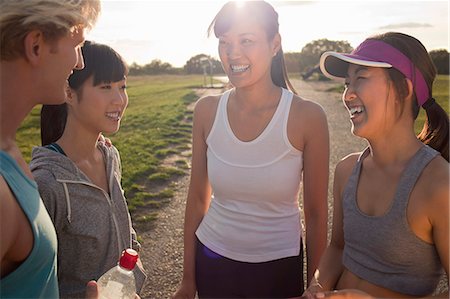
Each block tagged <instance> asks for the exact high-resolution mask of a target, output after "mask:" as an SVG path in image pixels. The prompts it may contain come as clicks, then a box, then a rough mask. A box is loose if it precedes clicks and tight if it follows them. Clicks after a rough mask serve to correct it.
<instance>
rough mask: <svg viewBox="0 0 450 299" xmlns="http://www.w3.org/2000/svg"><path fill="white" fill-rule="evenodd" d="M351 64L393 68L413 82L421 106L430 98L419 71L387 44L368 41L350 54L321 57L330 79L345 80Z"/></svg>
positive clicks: (326, 53) (335, 53)
mask: <svg viewBox="0 0 450 299" xmlns="http://www.w3.org/2000/svg"><path fill="white" fill-rule="evenodd" d="M349 63H351V64H356V65H362V66H368V67H381V68H391V67H393V68H395V69H397V70H398V71H400V72H401V73H402V74H403V75H405V77H406V78H408V79H410V80H411V82H412V83H413V86H414V91H415V93H416V97H417V102H418V103H419V105H420V106H422V105H423V104H424V103H425V102H426V101H427V100H428V98H429V91H428V86H427V84H426V82H425V79H424V78H423V75H422V73H421V72H420V71H419V69H417V67H415V65H414V64H413V63H412V62H411V60H410V59H409V58H408V57H406V55H405V54H403V53H402V52H400V51H399V50H397V49H396V48H395V47H393V46H391V45H389V44H387V43H385V42H382V41H379V40H374V39H366V40H365V41H364V42H363V43H362V44H360V45H359V46H358V47H357V48H356V49H355V50H353V51H352V52H351V53H350V54H345V53H337V52H325V53H323V54H322V56H321V57H320V69H321V71H322V73H323V74H324V75H325V76H327V77H329V78H345V77H346V76H347V70H348V65H349Z"/></svg>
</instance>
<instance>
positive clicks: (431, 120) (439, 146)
mask: <svg viewBox="0 0 450 299" xmlns="http://www.w3.org/2000/svg"><path fill="white" fill-rule="evenodd" d="M429 101H431V102H429ZM422 108H424V109H425V112H426V115H427V117H426V120H425V123H424V124H423V128H422V131H421V132H420V133H419V135H417V138H419V139H420V140H421V141H422V142H423V143H425V144H427V145H429V146H431V147H432V148H434V149H435V150H437V151H439V152H440V153H441V155H442V157H444V158H445V160H447V161H448V159H449V157H448V156H449V119H448V115H447V113H446V112H445V110H444V109H443V108H442V107H441V106H440V105H439V104H438V103H436V102H435V101H434V99H433V98H430V99H429V100H428V101H427V102H425V104H424V105H423V106H422Z"/></svg>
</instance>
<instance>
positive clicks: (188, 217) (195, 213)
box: [174, 101, 211, 298]
mask: <svg viewBox="0 0 450 299" xmlns="http://www.w3.org/2000/svg"><path fill="white" fill-rule="evenodd" d="M207 110H208V109H207V107H205V105H203V103H202V102H201V101H199V103H198V104H197V105H196V108H195V110H194V124H193V133H192V139H193V141H192V168H191V180H190V185H189V191H188V196H187V202H186V211H185V218H184V261H183V280H182V282H181V286H180V288H179V289H178V291H177V292H176V293H175V295H174V298H194V296H195V292H196V281H195V250H196V237H195V231H196V230H197V228H198V226H199V225H200V222H201V221H202V219H203V217H204V215H205V214H206V211H207V210H208V207H209V203H210V198H211V186H210V184H209V180H208V173H207V164H206V149H207V145H206V134H205V130H204V127H205V122H207V119H205V118H207V116H208V115H209V111H207Z"/></svg>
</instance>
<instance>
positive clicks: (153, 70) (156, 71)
mask: <svg viewBox="0 0 450 299" xmlns="http://www.w3.org/2000/svg"><path fill="white" fill-rule="evenodd" d="M352 50H353V48H352V46H351V45H350V44H349V43H348V42H347V41H333V40H328V39H318V40H314V41H312V42H310V43H308V44H306V45H305V46H304V47H303V48H302V50H301V52H287V53H284V57H285V63H286V68H287V70H288V72H289V73H297V74H298V73H300V74H301V75H302V76H303V78H305V79H306V78H308V77H309V76H311V75H313V74H314V73H318V74H319V75H318V76H319V79H320V78H321V79H324V77H323V75H321V74H320V70H319V67H318V64H319V59H320V55H322V53H323V52H326V51H337V52H347V53H348V52H351V51H352ZM430 56H431V59H432V60H433V62H434V64H435V66H436V69H437V71H438V73H439V74H445V75H448V74H449V52H448V51H447V50H444V49H442V50H433V51H430ZM129 74H130V76H135V75H160V74H204V75H217V74H224V71H223V68H222V65H221V63H220V61H218V60H217V59H215V58H213V57H211V56H209V55H206V54H198V55H195V56H193V57H191V58H190V59H189V60H188V61H186V64H185V65H184V66H183V67H181V68H176V67H173V66H172V65H171V64H170V63H167V62H162V61H161V60H159V59H155V60H153V61H151V62H150V63H149V64H146V65H143V66H141V65H138V64H136V63H133V64H131V65H130V73H129Z"/></svg>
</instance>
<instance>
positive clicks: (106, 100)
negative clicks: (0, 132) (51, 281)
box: [30, 42, 145, 298]
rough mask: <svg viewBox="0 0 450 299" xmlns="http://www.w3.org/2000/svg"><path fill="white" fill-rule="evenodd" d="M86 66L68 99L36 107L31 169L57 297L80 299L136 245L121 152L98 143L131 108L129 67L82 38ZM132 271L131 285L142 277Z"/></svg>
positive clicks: (71, 80) (140, 272)
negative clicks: (36, 141) (52, 248)
mask: <svg viewBox="0 0 450 299" xmlns="http://www.w3.org/2000/svg"><path fill="white" fill-rule="evenodd" d="M82 53H83V56H84V61H85V67H84V69H82V70H78V71H74V73H73V74H72V75H71V76H70V77H69V79H68V82H69V86H68V87H67V98H66V101H65V103H64V104H62V105H58V106H47V105H44V106H43V107H42V111H41V138H42V145H43V146H42V147H36V148H34V149H33V153H32V161H31V163H30V168H31V171H32V173H33V175H34V177H35V179H36V182H37V184H38V188H39V193H40V194H41V197H42V199H43V201H44V204H45V206H46V208H47V210H48V212H49V214H50V217H51V218H52V220H53V223H54V225H55V227H56V232H57V236H58V280H59V289H60V295H61V297H70V298H75V297H84V292H85V288H86V283H87V282H88V281H90V280H92V279H95V280H97V279H98V278H99V277H100V276H101V275H102V274H103V273H104V272H106V271H107V270H108V269H110V268H112V267H113V266H115V265H116V264H117V261H118V259H119V257H120V254H121V252H122V250H123V249H125V248H134V249H136V250H139V247H140V245H139V243H138V242H137V240H136V233H135V231H134V229H133V227H132V224H131V218H130V214H129V212H128V207H127V203H126V199H125V197H124V192H123V189H122V187H121V183H120V182H121V164H120V157H119V152H118V151H117V149H116V148H115V147H114V146H107V145H105V143H104V142H103V141H99V136H100V134H101V133H102V132H103V133H114V132H116V131H117V130H118V129H119V126H120V120H121V118H122V115H123V113H124V111H125V108H126V107H127V105H128V95H127V93H126V75H127V73H128V68H127V66H126V64H125V62H124V61H123V59H122V58H121V57H120V55H119V54H117V53H116V52H115V51H114V50H113V49H111V48H110V47H108V46H106V45H101V44H96V43H92V42H86V43H85V44H84V46H83V48H82ZM138 265H139V266H138V267H136V268H135V270H134V272H135V277H136V289H137V290H138V293H139V290H140V289H141V288H142V285H143V283H144V280H145V274H144V272H143V269H142V265H141V263H140V262H139V263H138Z"/></svg>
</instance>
